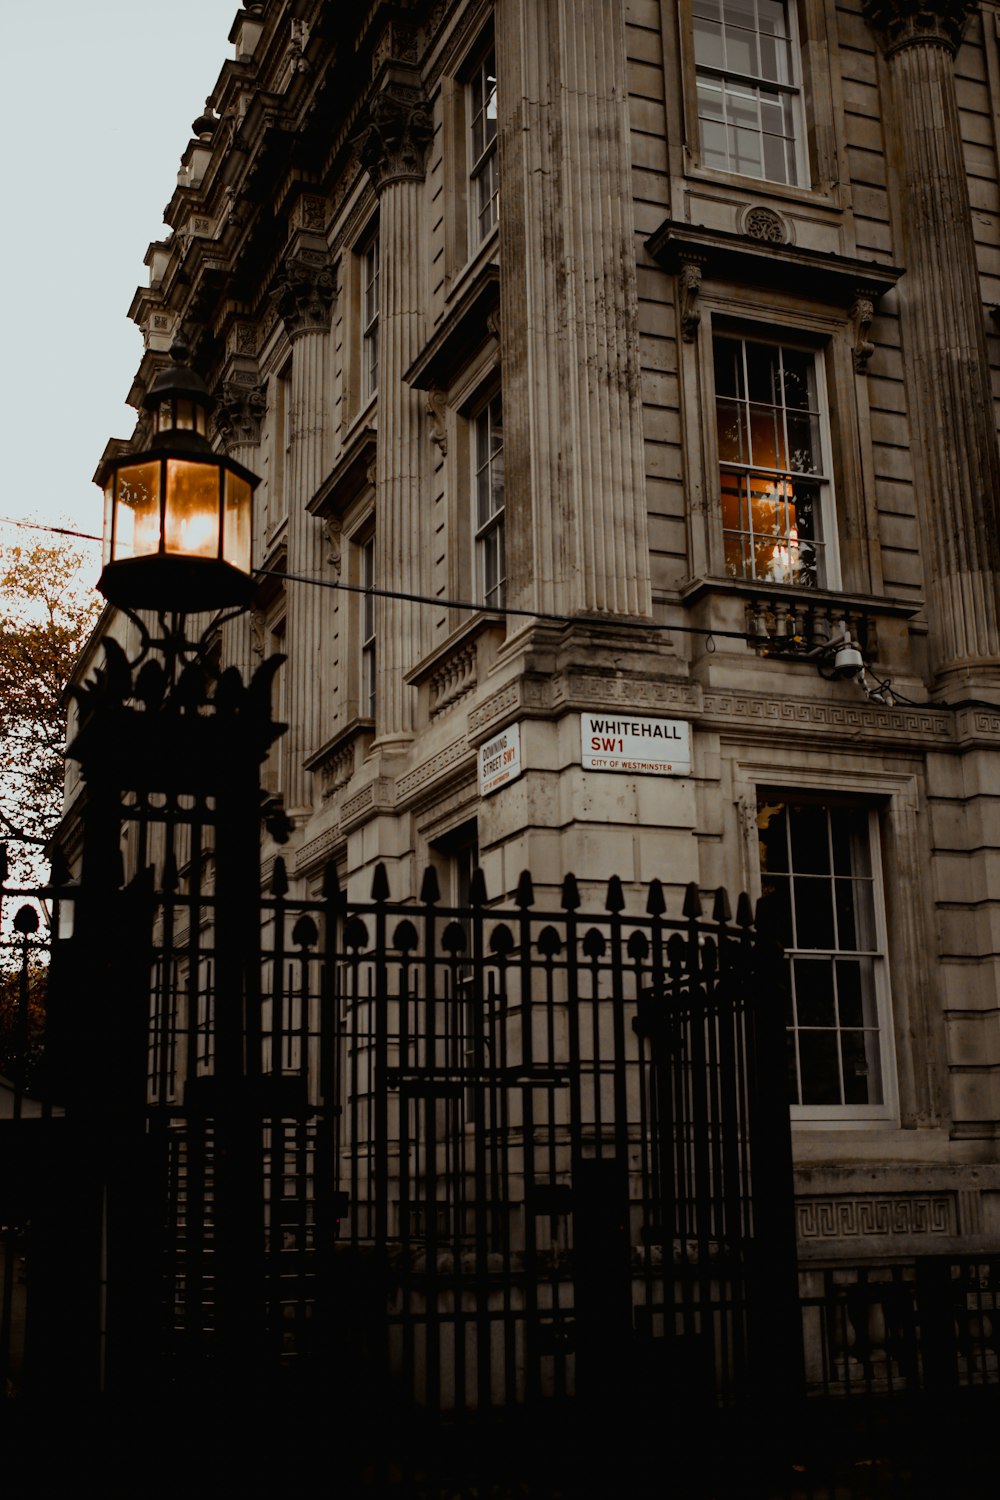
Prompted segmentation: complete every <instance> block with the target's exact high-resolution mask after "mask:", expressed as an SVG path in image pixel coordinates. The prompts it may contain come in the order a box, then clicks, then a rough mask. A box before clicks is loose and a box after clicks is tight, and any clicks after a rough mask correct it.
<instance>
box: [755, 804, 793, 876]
mask: <svg viewBox="0 0 1000 1500" xmlns="http://www.w3.org/2000/svg"><path fill="white" fill-rule="evenodd" d="M757 837H758V839H759V843H758V848H759V850H760V867H761V870H762V871H763V870H766V871H767V872H768V873H769V874H770V873H771V872H772V871H775V870H787V869H788V819H787V817H786V812H785V807H784V805H783V804H782V803H780V802H761V803H759V804H758V807H757Z"/></svg>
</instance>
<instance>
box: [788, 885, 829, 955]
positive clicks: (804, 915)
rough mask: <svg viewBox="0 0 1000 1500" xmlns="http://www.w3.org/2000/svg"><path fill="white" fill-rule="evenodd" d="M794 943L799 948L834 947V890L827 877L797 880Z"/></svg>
mask: <svg viewBox="0 0 1000 1500" xmlns="http://www.w3.org/2000/svg"><path fill="white" fill-rule="evenodd" d="M794 889H795V946H796V947H797V948H832V947H833V946H834V941H835V930H834V925H833V892H832V891H831V890H830V882H829V881H828V880H815V879H810V878H809V877H808V876H803V877H802V878H800V879H798V880H796V881H795V885H794Z"/></svg>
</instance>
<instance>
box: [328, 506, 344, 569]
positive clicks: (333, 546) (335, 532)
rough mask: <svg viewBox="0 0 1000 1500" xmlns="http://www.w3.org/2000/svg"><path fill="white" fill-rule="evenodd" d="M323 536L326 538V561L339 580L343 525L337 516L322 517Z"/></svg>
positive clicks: (342, 547)
mask: <svg viewBox="0 0 1000 1500" xmlns="http://www.w3.org/2000/svg"><path fill="white" fill-rule="evenodd" d="M323 534H324V536H325V537H326V547H327V551H326V560H327V562H328V563H329V564H330V566H331V568H332V569H333V572H334V576H335V577H336V578H339V577H340V569H341V564H342V561H343V550H344V537H343V524H342V522H341V519H340V517H339V516H324V517H323Z"/></svg>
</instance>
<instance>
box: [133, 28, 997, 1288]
mask: <svg viewBox="0 0 1000 1500" xmlns="http://www.w3.org/2000/svg"><path fill="white" fill-rule="evenodd" d="M748 17H749V19H748ZM231 40H232V42H233V44H234V55H233V57H232V58H231V59H230V60H229V61H227V62H226V63H225V64H224V66H223V68H222V71H221V74H220V76H219V79H218V82H217V84H216V86H215V88H214V89H213V91H212V94H211V96H210V99H209V105H210V108H209V110H208V111H207V113H206V115H205V116H204V117H203V118H201V119H200V120H199V121H198V122H197V127H198V129H197V139H195V140H193V141H192V142H191V144H190V145H189V147H188V149H187V151H186V152H185V153H184V156H183V159H182V167H181V173H180V176H179V180H178V186H177V189H176V191H175V193H174V195H173V197H172V199H171V202H170V205H169V209H168V220H169V222H170V224H171V225H172V233H171V235H170V236H169V238H168V239H167V240H166V241H165V242H163V243H162V244H156V245H154V246H152V247H151V250H150V255H149V258H148V264H149V266H150V284H149V287H148V288H143V289H142V290H140V292H139V293H137V296H136V299H135V302H134V303H133V308H132V314H133V316H134V317H135V319H136V321H137V322H138V323H139V324H140V326H141V328H142V330H143V333H144V336H145V341H146V354H145V356H144V359H143V362H142V365H141V368H140V371H139V374H138V377H137V382H136V386H135V388H134V394H135V396H136V400H137V401H138V399H140V398H141V395H142V393H143V391H144V390H145V389H146V388H147V387H148V385H149V383H150V381H151V379H152V377H153V375H154V373H155V372H156V370H157V369H158V368H159V366H160V363H161V362H162V360H163V358H164V357H165V353H164V351H165V349H166V348H167V346H168V344H169V341H170V338H171V337H173V335H174V334H175V333H176V332H178V331H182V332H183V333H184V335H185V337H186V339H187V342H188V343H189V345H190V347H191V348H192V351H193V357H194V360H195V362H196V364H197V365H198V367H199V369H200V371H201V373H202V374H203V375H204V376H205V377H206V379H208V381H209V382H210V383H211V384H212V386H213V388H214V389H215V390H216V391H217V393H218V396H219V411H218V417H217V441H218V442H219V443H220V444H223V443H224V444H225V445H226V446H227V448H228V449H229V451H230V452H232V453H233V454H234V455H235V456H236V457H237V458H238V459H239V460H240V461H241V462H242V463H244V464H246V465H247V466H249V467H251V468H253V469H254V470H255V471H256V472H257V473H258V474H259V475H260V476H261V480H262V483H261V484H260V487H259V489H258V491H257V497H258V498H257V504H258V514H257V517H256V537H255V547H256V562H257V564H258V566H259V568H260V569H261V577H260V586H259V592H258V598H257V601H256V604H255V608H254V611H253V613H252V616H251V617H250V618H249V620H248V621H247V622H246V623H245V624H240V623H239V622H238V623H237V624H236V625H232V626H227V627H226V630H227V634H226V639H225V642H224V649H225V652H226V654H227V655H228V656H229V657H231V658H233V659H236V660H237V661H239V662H240V664H241V665H243V666H244V667H245V666H248V665H250V664H252V663H255V662H256V660H257V659H258V658H259V657H260V656H262V655H264V656H266V655H268V654H270V653H271V652H273V651H278V650H280V651H284V652H285V653H287V657H288V661H287V664H286V666H285V667H284V668H283V672H282V685H281V692H282V703H281V706H280V710H279V714H278V716H279V717H280V718H285V719H287V720H288V721H289V723H290V725H291V730H290V732H289V734H288V735H287V736H286V738H285V740H284V741H283V742H282V743H281V745H280V746H279V747H278V748H277V749H276V750H275V751H274V752H273V754H272V760H271V762H270V763H269V765H268V768H267V780H268V787H269V790H270V792H271V793H272V795H273V796H275V797H280V798H281V799H282V800H283V804H284V807H285V809H286V811H287V813H288V815H289V817H290V819H291V822H292V825H293V831H292V835H291V841H290V843H289V844H288V845H287V846H286V848H285V850H284V854H285V858H286V860H287V862H288V867H289V870H290V872H291V873H292V874H293V876H294V879H295V880H296V881H297V882H299V883H300V886H301V888H302V889H303V890H311V889H313V888H314V887H315V885H316V883H317V882H318V880H319V878H320V871H321V869H322V867H323V865H324V863H325V862H326V861H327V860H328V859H329V858H331V857H334V858H335V859H336V860H337V862H338V865H339V867H340V869H341V872H342V876H343V879H344V881H345V882H346V884H347V886H348V887H349V889H350V890H351V891H352V893H356V894H361V893H363V892H366V891H367V889H368V887H369V885H370V882H371V875H372V869H373V867H374V865H375V863H376V862H377V861H383V862H384V863H385V864H386V866H387V868H388V870H389V880H390V885H391V888H392V891H393V894H394V895H397V896H400V897H403V896H409V895H415V894H416V888H417V886H418V885H419V878H420V872H421V871H422V869H423V867H424V866H425V865H426V863H427V862H428V861H431V862H433V863H435V864H436V865H437V866H438V867H439V872H440V874H441V876H442V877H443V881H444V884H445V890H446V892H447V893H448V894H449V895H450V896H452V897H454V898H456V899H457V898H458V897H460V896H461V894H462V892H463V889H464V887H463V881H464V880H466V878H467V873H468V869H469V868H470V865H471V863H472V862H473V861H478V862H479V863H480V864H481V865H482V868H483V870H484V872H485V877H486V884H487V889H488V892H489V893H490V895H491V896H500V895H509V894H510V893H511V892H512V891H513V890H514V887H515V885H516V882H517V878H518V875H519V873H520V871H521V870H523V869H524V868H529V869H530V870H531V871H532V874H533V877H534V880H535V886H536V890H538V891H539V892H544V891H545V889H546V887H552V886H553V885H555V884H556V883H557V882H558V881H559V880H560V878H561V877H562V875H563V873H564V872H566V871H569V870H571V871H573V872H574V873H575V875H576V876H577V879H578V881H579V882H580V885H581V889H582V890H583V892H584V895H585V899H589V900H593V901H596V902H600V900H601V899H602V891H603V885H604V882H605V881H606V879H607V877H608V875H609V874H610V873H612V872H616V873H617V874H618V875H620V876H621V878H622V880H623V881H624V882H626V883H633V884H634V885H636V886H637V887H638V886H639V885H640V884H641V883H643V882H646V881H648V880H649V879H651V878H652V877H657V878H659V879H660V880H661V881H663V882H664V884H665V886H667V887H668V888H670V889H671V894H670V899H671V901H672V903H673V905H674V906H675V907H679V905H680V900H681V891H682V888H683V887H684V886H685V884H686V883H687V882H689V881H696V882H697V883H698V884H699V885H700V886H701V887H702V888H703V889H704V890H712V889H714V888H716V887H718V886H720V885H722V886H726V887H727V888H728V889H729V890H730V891H733V892H735V891H738V890H740V889H747V890H748V891H749V892H750V893H751V895H752V896H754V897H757V896H759V895H760V894H761V893H762V891H763V892H769V893H770V894H771V897H772V903H773V905H774V907H775V908H776V910H777V914H778V920H779V922H780V923H781V924H783V928H782V930H783V934H784V937H785V940H786V942H787V944H788V946H789V949H790V953H791V964H792V975H793V981H794V984H793V1002H792V1008H791V1010H790V1014H789V1045H790V1054H789V1055H790V1076H791V1079H792V1089H793V1096H794V1099H795V1103H794V1104H793V1114H794V1122H795V1129H794V1141H795V1151H796V1158H797V1170H798V1173H799V1191H800V1205H799V1232H800V1238H801V1246H802V1253H803V1255H804V1256H806V1257H808V1258H811V1259H813V1260H823V1259H824V1258H836V1257H838V1256H842V1255H846V1256H850V1257H852V1258H854V1259H857V1257H858V1256H859V1255H860V1256H873V1257H889V1256H892V1255H901V1254H914V1253H919V1252H920V1251H921V1250H922V1249H924V1248H927V1249H945V1248H954V1247H957V1246H964V1247H975V1246H977V1245H985V1244H986V1243H987V1242H988V1243H989V1244H991V1245H993V1246H994V1247H995V1246H996V1245H997V1244H998V1243H1000V770H998V767H1000V757H998V750H1000V455H998V446H997V420H996V418H997V405H996V401H995V399H994V394H993V392H994V390H995V389H998V388H1000V386H998V382H1000V326H998V317H997V306H996V305H997V304H998V303H1000V6H998V5H997V3H995V0H981V3H975V0H962V3H957V0H920V3H917V0H842V3H840V4H837V5H834V4H833V3H832V0H783V3H782V0H775V3H771V4H768V5H767V6H759V7H758V8H757V9H756V10H754V8H753V7H750V8H749V10H748V9H747V8H746V7H743V6H740V7H736V6H731V5H729V4H727V3H726V0H721V3H715V4H711V3H710V4H706V3H704V0H702V3H693V0H678V4H677V5H676V6H674V5H662V4H659V3H657V0H546V3H544V4H542V3H539V0H495V3H488V0H434V3H432V0H404V3H397V4H393V5H389V4H387V3H386V4H382V3H375V4H371V5H366V6H354V5H344V4H342V3H337V0H300V3H298V4H296V5H294V6H293V5H291V4H290V3H285V0H275V3H273V4H270V5H268V6H266V7H265V6H263V5H248V6H247V7H246V8H245V9H244V10H242V11H240V12H239V14H238V16H237V18H236V20H235V22H234V26H233V30H232V33H231ZM991 313H992V317H991ZM838 642H839V643H841V645H842V646H843V647H844V648H847V647H848V646H849V645H850V643H851V642H853V643H854V646H853V648H852V651H853V650H854V649H856V650H857V651H858V652H859V653H860V656H861V658H863V660H864V664H865V666H864V671H863V672H862V673H861V674H858V673H857V672H856V670H855V669H856V666H857V661H856V659H855V657H854V656H853V654H852V655H851V656H850V657H849V658H845V657H844V656H843V653H841V656H840V657H839V658H838ZM890 680H891V686H887V684H888V683H889V682H890ZM587 716H591V717H592V718H594V719H596V720H597V721H599V726H600V727H596V728H595V727H594V725H593V724H591V723H590V720H589V719H588V718H587ZM664 721H666V722H667V723H669V724H670V725H671V726H675V727H676V726H678V725H680V726H686V731H685V730H684V729H682V730H681V731H680V732H682V733H683V732H689V733H690V744H691V765H690V771H689V772H687V771H686V772H685V773H684V774H681V775H674V774H669V773H668V774H656V773H655V772H652V771H648V772H643V771H638V770H635V769H634V768H630V767H629V766H628V765H627V764H626V761H627V757H628V753H629V752H628V751H627V750H626V749H625V737H626V735H627V733H628V728H627V726H630V725H632V726H637V733H640V734H641V731H642V727H643V726H644V725H645V726H648V725H650V724H652V725H654V726H655V725H657V724H658V725H660V726H661V727H662V725H663V723H664ZM583 724H586V725H587V733H586V734H585V733H584V729H583V728H582V727H581V726H582V725H583ZM515 725H516V726H518V727H519V739H520V774H519V775H518V776H517V777H516V778H515V779H512V780H510V781H509V782H508V783H507V784H505V785H503V786H502V787H500V788H499V789H498V790H496V791H493V792H492V793H490V794H488V795H485V796H484V795H481V791H480V776H479V772H480V758H481V757H480V749H481V747H482V746H484V745H486V744H488V743H489V742H491V741H493V740H495V739H496V738H497V736H498V734H500V732H502V731H504V730H507V729H510V728H511V727H512V726H515ZM616 739H617V740H618V741H619V744H618V746H617V747H615V746H614V743H613V742H614V741H615V740H616ZM605 740H607V741H609V742H610V743H609V744H604V743H603V742H604V741H605ZM650 742H652V741H650ZM601 749H603V751H604V753H605V761H606V762H613V761H615V760H616V759H617V764H606V765H605V766H604V768H595V767H593V766H592V765H591V766H590V767H586V768H585V765H584V760H585V758H587V759H592V758H593V755H594V752H595V751H598V750H601ZM614 749H617V751H618V752H619V753H618V755H617V757H616V756H615V754H614V753H613V751H614ZM636 763H637V762H636ZM274 852H275V851H274V850H273V849H268V850H265V854H273V853H274ZM636 899H641V898H639V897H638V896H637V897H636Z"/></svg>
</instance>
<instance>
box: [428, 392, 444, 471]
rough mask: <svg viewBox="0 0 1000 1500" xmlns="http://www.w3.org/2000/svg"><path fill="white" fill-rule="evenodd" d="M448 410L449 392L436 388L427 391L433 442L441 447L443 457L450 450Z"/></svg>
mask: <svg viewBox="0 0 1000 1500" xmlns="http://www.w3.org/2000/svg"><path fill="white" fill-rule="evenodd" d="M447 412H448V397H447V393H446V392H445V391H439V390H437V389H436V388H434V389H432V390H429V391H428V392H427V415H428V417H429V418H430V429H431V442H432V443H435V444H436V445H437V447H438V448H440V450H441V457H442V458H443V457H444V456H445V454H446V453H447V452H448V428H447V425H446V422H447Z"/></svg>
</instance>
